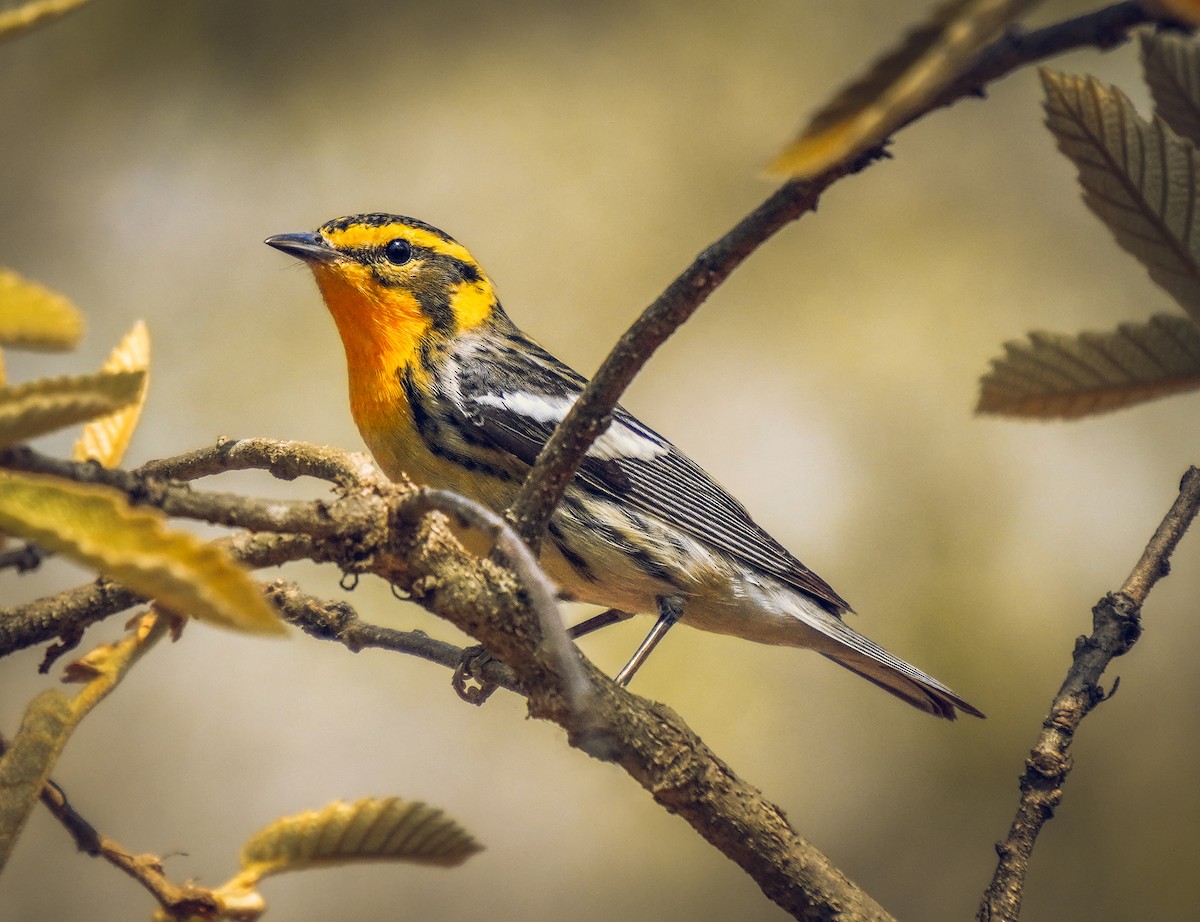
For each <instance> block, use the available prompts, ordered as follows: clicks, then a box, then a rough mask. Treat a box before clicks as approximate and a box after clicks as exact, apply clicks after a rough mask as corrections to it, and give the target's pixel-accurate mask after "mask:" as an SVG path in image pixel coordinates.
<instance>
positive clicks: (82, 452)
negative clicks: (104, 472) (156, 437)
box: [73, 320, 150, 467]
mask: <svg viewBox="0 0 1200 922" xmlns="http://www.w3.org/2000/svg"><path fill="white" fill-rule="evenodd" d="M101 370H102V371H108V372H118V371H140V372H143V373H144V376H143V378H142V386H141V389H140V390H139V391H138V396H137V401H136V402H135V403H132V404H130V405H129V406H127V407H125V408H124V409H123V410H117V411H116V412H114V413H109V414H107V415H105V416H101V417H100V418H99V419H94V420H92V421H91V422H90V423H88V424H87V425H86V426H84V427H83V433H82V434H81V435H80V436H79V440H78V441H77V442H76V443H75V450H74V453H73V457H74V458H75V460H76V461H87V460H89V459H94V460H96V461H99V462H100V463H101V464H103V465H104V466H105V467H116V466H117V465H118V464H120V463H121V459H122V458H123V457H125V449H127V448H128V447H129V440H130V439H131V438H132V437H133V430H134V429H136V428H137V424H138V419H139V418H140V417H141V415H142V406H143V405H144V404H145V402H146V390H147V387H148V385H149V382H150V377H149V375H150V333H149V331H148V330H147V329H146V325H145V324H144V323H142V322H141V321H140V320H139V321H138V322H137V323H135V324H134V325H133V329H132V330H130V331H129V332H128V333H127V334H125V338H124V339H122V340H121V342H120V343H118V345H117V347H116V348H115V349H113V351H112V354H111V355H110V356H109V357H108V361H107V362H105V363H104V366H103V368H102V369H101Z"/></svg>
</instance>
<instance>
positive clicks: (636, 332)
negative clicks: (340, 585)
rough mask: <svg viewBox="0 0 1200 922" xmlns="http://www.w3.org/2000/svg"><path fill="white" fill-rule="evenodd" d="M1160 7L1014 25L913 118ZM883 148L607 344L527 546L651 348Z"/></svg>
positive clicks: (528, 500) (534, 480) (524, 496)
mask: <svg viewBox="0 0 1200 922" xmlns="http://www.w3.org/2000/svg"><path fill="white" fill-rule="evenodd" d="M1152 19H1153V17H1152V16H1151V15H1150V14H1148V13H1146V12H1145V11H1144V10H1142V8H1141V4H1140V3H1136V2H1128V3H1117V4H1114V5H1113V6H1110V7H1106V8H1105V9H1103V10H1098V11H1096V12H1093V13H1089V14H1087V15H1085V16H1080V17H1077V18H1075V19H1070V20H1067V21H1065V22H1061V23H1057V24H1055V25H1053V26H1048V27H1046V28H1045V29H1041V30H1038V31H1036V32H1031V33H1029V34H1026V35H1018V34H1017V33H1015V32H1014V33H1011V34H1009V35H1007V36H1005V37H1004V38H1001V39H1000V40H999V41H997V42H995V43H993V44H992V45H991V46H989V47H988V48H987V49H985V50H984V51H983V52H982V53H981V55H980V57H979V59H978V63H977V64H976V65H975V66H974V67H972V68H970V69H969V70H968V71H966V72H965V73H964V74H963V75H962V77H961V78H960V79H958V80H956V81H954V83H953V84H951V86H950V88H949V89H948V90H947V91H946V93H944V94H942V95H941V96H939V97H937V98H936V99H934V100H932V101H931V102H930V103H928V104H927V105H926V106H924V107H922V108H921V109H920V110H919V111H917V112H915V113H914V114H913V116H912V118H911V119H910V120H909V124H911V123H912V122H914V121H916V120H918V119H920V118H921V117H923V116H925V115H928V114H929V113H930V112H931V111H933V110H935V109H937V108H940V107H942V106H947V105H949V104H951V103H953V102H955V101H957V100H959V99H962V98H963V97H964V96H973V95H980V93H981V92H982V88H983V87H984V86H985V85H987V84H988V83H991V82H994V81H996V80H998V79H1000V78H1001V77H1004V76H1006V75H1008V74H1009V73H1011V72H1012V71H1014V70H1016V69H1018V68H1020V67H1022V66H1024V65H1026V64H1029V63H1032V62H1033V61H1039V60H1042V59H1044V58H1047V57H1051V56H1053V55H1056V54H1061V53H1062V52H1064V51H1068V50H1070V49H1072V48H1078V47H1083V46H1095V47H1099V48H1109V47H1112V46H1113V45H1115V44H1117V43H1119V42H1121V41H1123V40H1124V39H1125V38H1126V37H1127V35H1128V33H1129V30H1130V29H1132V28H1133V27H1134V26H1136V25H1139V24H1141V23H1145V22H1148V21H1152ZM880 155H881V152H879V151H876V152H874V153H872V154H869V155H868V156H867V157H866V158H864V159H862V160H852V161H849V162H843V163H838V164H835V165H834V166H832V167H830V168H829V169H828V170H826V171H825V172H824V173H822V174H820V175H818V176H815V177H813V178H812V179H809V180H804V181H791V182H788V183H785V184H784V185H783V186H781V187H780V188H779V189H777V190H776V191H775V192H774V193H772V195H771V196H770V197H769V198H768V199H767V200H766V201H764V202H763V203H762V204H761V205H759V206H758V207H757V208H756V209H754V211H752V212H751V213H750V214H749V215H747V216H746V217H745V218H743V219H742V220H741V221H739V222H738V223H737V225H736V226H735V227H734V228H733V229H732V230H731V231H729V232H728V233H727V234H726V235H725V236H724V237H722V238H721V239H720V240H718V241H717V242H716V243H714V244H712V245H711V246H710V247H708V248H707V249H706V250H704V252H702V253H701V254H700V255H699V256H698V257H696V259H695V261H694V262H693V263H692V264H691V265H690V266H688V267H687V269H685V270H684V271H683V273H682V274H681V275H680V276H678V277H677V278H676V279H675V281H673V282H672V283H671V284H670V285H669V286H668V287H667V289H666V291H664V292H663V293H662V294H661V295H659V296H658V298H657V299H655V301H654V303H653V304H651V305H650V306H649V307H647V308H646V309H645V311H643V312H642V315H641V316H640V317H639V318H638V319H637V320H636V321H634V323H633V325H632V326H631V327H630V328H629V329H628V330H627V331H626V332H625V334H624V335H623V336H622V337H621V339H620V340H619V341H618V342H617V344H616V346H614V347H613V349H612V351H611V352H609V354H608V357H607V358H605V360H604V362H603V363H602V364H601V365H600V368H599V370H598V371H597V372H596V375H595V377H593V378H592V380H591V381H590V382H589V383H588V386H587V387H586V388H585V389H584V391H583V393H582V394H580V396H579V399H578V400H577V401H576V402H575V405H574V406H573V407H572V408H571V411H570V412H569V413H568V414H567V416H566V418H565V419H563V421H562V423H560V424H559V426H558V428H557V429H556V430H555V432H554V435H553V436H551V438H550V440H549V441H548V442H547V443H546V445H545V447H544V448H543V449H542V452H541V454H540V455H538V459H537V462H536V463H535V464H534V466H533V468H532V470H530V472H529V475H528V476H527V477H526V478H525V482H524V483H523V484H522V486H521V491H520V492H519V493H518V494H517V497H516V498H515V499H514V500H513V503H512V505H511V506H510V507H509V509H508V512H507V514H506V517H507V518H508V519H509V521H511V522H512V523H513V524H514V525H515V527H516V529H517V532H518V533H519V534H520V535H521V536H522V537H523V538H524V539H525V540H526V541H527V542H529V544H530V546H531V547H533V548H534V549H537V548H538V547H539V546H540V544H541V538H542V534H543V532H544V531H545V529H546V525H547V523H548V522H549V521H550V516H551V514H552V513H553V511H554V508H555V507H556V506H557V505H558V502H559V500H560V499H562V495H563V492H564V491H565V490H566V488H567V485H568V484H569V483H570V482H571V479H572V478H573V477H574V476H575V472H576V471H577V470H578V469H579V465H580V464H581V463H582V462H583V457H584V455H585V454H586V452H587V450H588V448H589V447H590V446H591V444H592V442H594V441H595V440H596V438H597V437H598V436H599V435H600V434H601V433H602V432H603V431H604V429H605V427H606V426H607V425H608V418H609V414H611V413H612V409H613V407H615V406H616V405H617V402H618V401H619V400H620V398H621V394H623V393H624V392H625V388H627V387H628V386H629V384H630V382H631V381H632V380H633V378H634V377H635V376H636V375H637V373H638V372H639V371H640V370H641V369H642V366H643V365H645V364H646V362H647V361H648V360H649V358H650V356H651V355H653V354H654V352H655V351H656V350H657V349H658V347H659V346H661V345H662V344H663V343H664V342H665V341H666V340H667V338H668V337H669V336H670V335H671V334H672V333H674V332H675V331H676V330H677V329H678V328H679V327H680V326H681V325H682V324H683V323H685V322H686V321H687V320H688V318H690V317H691V316H692V314H694V313H695V312H696V309H697V308H698V307H699V306H700V305H701V304H703V303H704V301H705V300H706V299H707V298H708V296H709V295H710V294H711V293H712V292H713V290H714V289H715V288H716V287H717V286H718V285H720V284H721V282H723V281H724V280H725V279H726V278H727V277H728V276H729V274H730V273H731V272H733V270H734V269H736V268H737V267H738V266H739V265H741V263H742V261H743V260H745V259H746V257H747V256H749V255H750V254H751V253H753V252H754V251H755V250H756V249H757V248H758V247H759V246H761V245H762V244H763V243H764V242H766V241H767V240H768V239H770V238H771V237H772V236H774V234H775V233H776V232H777V231H778V230H780V229H781V228H783V227H784V226H786V225H787V224H789V223H791V222H792V221H795V220H796V219H798V218H800V217H801V216H803V215H804V214H806V213H808V212H809V211H813V210H815V209H816V206H817V201H818V199H819V198H820V196H821V194H822V193H823V192H824V191H825V190H826V189H827V188H828V187H829V186H831V185H833V183H835V182H836V181H838V180H839V179H841V178H842V177H844V176H848V175H850V174H851V173H855V172H859V171H860V170H862V169H864V168H866V167H867V166H869V165H870V164H871V163H872V162H873V161H874V160H875V159H877V158H878V157H879V156H880Z"/></svg>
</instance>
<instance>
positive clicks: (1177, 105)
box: [1138, 32, 1200, 144]
mask: <svg viewBox="0 0 1200 922" xmlns="http://www.w3.org/2000/svg"><path fill="white" fill-rule="evenodd" d="M1138 38H1139V40H1140V42H1141V55H1142V70H1143V71H1144V72H1145V74H1146V83H1148V84H1149V85H1150V95H1151V96H1153V97H1154V111H1155V112H1156V113H1157V114H1158V116H1159V117H1160V118H1162V120H1163V121H1165V122H1166V123H1167V124H1168V125H1170V126H1171V129H1172V130H1173V131H1174V132H1175V133H1176V134H1177V135H1179V136H1180V137H1181V138H1187V139H1188V140H1189V141H1191V142H1192V143H1193V144H1200V43H1197V42H1196V40H1195V39H1193V38H1190V37H1189V38H1184V37H1183V36H1182V35H1177V34H1175V33H1174V32H1158V33H1154V32H1140V33H1138Z"/></svg>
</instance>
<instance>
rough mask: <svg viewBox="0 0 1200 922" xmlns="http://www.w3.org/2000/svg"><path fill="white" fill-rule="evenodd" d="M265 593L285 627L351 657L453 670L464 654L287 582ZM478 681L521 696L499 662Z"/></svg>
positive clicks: (483, 668)
mask: <svg viewBox="0 0 1200 922" xmlns="http://www.w3.org/2000/svg"><path fill="white" fill-rule="evenodd" d="M265 592H266V595H267V598H268V599H270V600H271V602H273V603H274V604H275V606H276V607H277V608H278V609H279V611H280V612H281V613H282V615H283V617H284V618H285V619H286V620H287V621H288V622H289V623H291V624H294V625H296V627H298V628H300V629H301V630H303V631H304V632H305V633H306V634H309V635H311V636H313V637H316V638H318V639H319V640H335V641H337V642H338V643H340V644H342V645H343V646H344V647H346V648H347V649H348V650H350V651H351V652H353V653H357V652H358V651H359V650H364V649H367V648H368V647H370V648H375V649H380V650H391V651H393V652H395V653H404V654H407V655H409V656H415V657H417V658H418V659H423V660H426V661H428V662H430V663H437V664H438V665H439V666H445V667H446V668H448V669H454V668H455V667H456V666H457V665H458V664H459V663H460V662H462V659H463V655H464V654H465V653H466V652H467V650H466V649H464V648H463V647H459V646H456V645H455V644H452V643H447V642H446V641H444V640H437V639H436V638H433V637H430V636H429V635H428V634H426V633H425V632H424V631H397V630H395V629H393V628H388V627H382V626H380V625H378V624H371V623H370V622H367V621H363V620H362V619H361V618H360V617H359V616H358V613H357V612H356V611H355V610H354V608H353V607H351V606H350V605H348V604H347V603H345V602H330V601H327V600H325V599H319V598H317V597H316V596H312V595H309V594H308V593H306V592H304V591H303V590H301V589H300V587H299V586H297V585H296V584H295V583H291V582H288V581H287V580H275V581H274V582H273V583H271V584H270V585H268V586H267V587H266V589H265ZM479 678H480V680H482V681H485V682H489V683H492V684H494V685H497V686H499V687H500V688H507V689H508V690H509V691H513V692H517V693H518V694H520V693H521V688H520V686H519V685H517V681H516V679H515V678H514V676H513V672H512V670H511V669H509V668H508V667H507V666H505V665H504V664H503V663H501V662H500V661H499V660H490V661H489V662H487V663H485V664H483V665H482V666H480V675H479Z"/></svg>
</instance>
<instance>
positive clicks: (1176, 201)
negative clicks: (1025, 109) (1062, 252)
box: [1042, 70, 1200, 320]
mask: <svg viewBox="0 0 1200 922" xmlns="http://www.w3.org/2000/svg"><path fill="white" fill-rule="evenodd" d="M1042 83H1043V85H1044V87H1045V91H1046V103H1045V104H1046V124H1047V125H1048V126H1049V127H1050V130H1051V131H1052V132H1053V133H1054V137H1055V139H1056V140H1057V142H1058V147H1059V150H1061V151H1062V152H1063V153H1064V154H1066V155H1067V156H1068V157H1069V158H1070V159H1071V160H1072V161H1073V162H1074V164H1075V166H1076V168H1077V169H1078V171H1079V184H1080V185H1081V186H1082V187H1083V200H1084V202H1085V203H1086V204H1087V206H1088V207H1089V208H1090V209H1091V210H1092V211H1093V212H1095V213H1096V215H1097V216H1098V217H1099V218H1100V219H1101V220H1102V221H1104V223H1105V224H1106V225H1108V228H1109V230H1111V231H1112V233H1113V236H1114V237H1115V238H1116V240H1117V243H1118V244H1120V246H1121V247H1122V248H1123V249H1125V250H1126V251H1127V252H1129V253H1131V254H1133V255H1134V256H1135V257H1137V259H1138V260H1139V261H1140V262H1141V263H1142V265H1144V266H1145V267H1146V269H1147V270H1148V271H1149V273H1150V278H1152V279H1153V280H1154V281H1155V282H1157V283H1158V284H1159V285H1160V286H1162V288H1164V289H1165V290H1166V291H1167V293H1168V294H1170V295H1171V297H1173V298H1174V299H1175V300H1176V301H1178V302H1179V304H1180V306H1182V307H1183V309H1184V310H1186V311H1187V312H1188V313H1189V314H1191V316H1192V319H1194V320H1200V208H1198V207H1197V202H1196V196H1197V189H1196V181H1197V179H1196V177H1197V172H1198V169H1200V154H1198V153H1197V151H1196V149H1195V148H1193V147H1192V145H1191V144H1189V143H1188V142H1187V141H1185V140H1183V139H1182V138H1180V137H1179V136H1178V135H1176V134H1175V133H1174V132H1173V131H1172V130H1171V129H1170V128H1169V127H1168V126H1167V124H1166V122H1164V121H1163V120H1162V119H1159V118H1156V119H1155V120H1154V121H1153V122H1147V121H1146V120H1145V119H1143V118H1141V117H1140V116H1139V115H1138V114H1137V112H1136V111H1135V110H1134V108H1133V103H1131V102H1130V101H1129V99H1128V97H1126V96H1125V94H1124V93H1122V92H1121V91H1120V90H1119V89H1117V88H1116V87H1105V86H1103V85H1101V84H1100V82H1099V81H1098V80H1096V79H1095V78H1094V77H1074V76H1071V75H1069V74H1058V73H1052V72H1050V71H1046V70H1043V71H1042Z"/></svg>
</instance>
